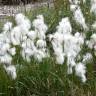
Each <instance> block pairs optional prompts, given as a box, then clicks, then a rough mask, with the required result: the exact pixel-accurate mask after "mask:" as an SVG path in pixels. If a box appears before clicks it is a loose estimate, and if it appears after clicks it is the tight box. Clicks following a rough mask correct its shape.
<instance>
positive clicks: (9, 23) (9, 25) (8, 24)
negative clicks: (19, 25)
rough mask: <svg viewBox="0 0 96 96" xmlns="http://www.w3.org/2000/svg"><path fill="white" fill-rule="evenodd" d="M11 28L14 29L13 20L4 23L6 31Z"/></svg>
mask: <svg viewBox="0 0 96 96" xmlns="http://www.w3.org/2000/svg"><path fill="white" fill-rule="evenodd" d="M11 29H12V23H11V22H7V23H5V24H4V27H3V31H4V32H7V31H10V30H11Z"/></svg>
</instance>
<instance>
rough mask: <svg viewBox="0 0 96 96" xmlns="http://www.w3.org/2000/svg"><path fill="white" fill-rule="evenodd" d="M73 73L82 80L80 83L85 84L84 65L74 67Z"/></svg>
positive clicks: (79, 64)
mask: <svg viewBox="0 0 96 96" xmlns="http://www.w3.org/2000/svg"><path fill="white" fill-rule="evenodd" d="M75 71H76V75H77V76H79V77H81V79H82V82H86V76H85V74H86V67H85V65H84V64H82V63H78V64H77V65H76V66H75Z"/></svg>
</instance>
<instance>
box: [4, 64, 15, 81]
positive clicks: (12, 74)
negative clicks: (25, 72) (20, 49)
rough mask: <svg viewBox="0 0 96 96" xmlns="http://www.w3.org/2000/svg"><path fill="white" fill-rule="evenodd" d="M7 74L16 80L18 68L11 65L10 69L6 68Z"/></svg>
mask: <svg viewBox="0 0 96 96" xmlns="http://www.w3.org/2000/svg"><path fill="white" fill-rule="evenodd" d="M4 68H5V70H6V72H7V74H8V75H10V76H11V77H12V79H16V77H17V74H16V68H15V66H14V65H10V66H8V67H4Z"/></svg>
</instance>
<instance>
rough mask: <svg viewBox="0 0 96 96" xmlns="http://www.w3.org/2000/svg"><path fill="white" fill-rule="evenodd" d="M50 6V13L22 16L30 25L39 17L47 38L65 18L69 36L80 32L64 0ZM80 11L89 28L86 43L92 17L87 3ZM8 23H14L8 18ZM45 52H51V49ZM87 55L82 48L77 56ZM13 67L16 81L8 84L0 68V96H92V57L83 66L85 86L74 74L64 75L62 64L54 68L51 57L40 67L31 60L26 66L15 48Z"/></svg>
mask: <svg viewBox="0 0 96 96" xmlns="http://www.w3.org/2000/svg"><path fill="white" fill-rule="evenodd" d="M54 6H55V7H54V8H51V9H48V8H46V7H43V8H39V9H36V10H34V11H30V12H26V13H25V14H26V16H28V17H29V19H30V20H31V21H32V20H33V19H34V18H35V17H36V15H38V14H43V15H44V17H45V22H46V24H48V27H49V30H48V32H47V34H49V33H53V32H55V30H56V26H57V25H58V22H59V21H60V20H61V18H63V17H66V16H68V17H69V18H70V21H71V24H72V28H73V34H74V33H75V32H76V31H79V32H84V30H83V29H82V28H81V27H80V26H78V25H77V24H76V23H75V21H74V20H73V18H72V13H71V12H70V8H69V2H68V0H56V1H55V2H54ZM81 8H82V11H83V14H84V16H85V18H86V22H87V24H89V29H90V30H89V31H88V32H87V33H86V34H87V38H86V39H89V38H90V36H91V34H92V33H95V30H92V29H91V27H90V25H91V24H92V23H93V22H94V20H96V17H95V16H94V15H93V14H91V13H90V0H88V1H87V3H86V4H84V5H83V4H81ZM10 21H12V22H14V20H13V19H11V18H10ZM14 24H15V22H14ZM0 30H1V29H0ZM48 46H50V43H48ZM49 48H50V49H51V47H49ZM88 51H90V52H91V53H92V54H93V51H92V50H90V49H88V48H87V47H86V46H85V45H84V47H83V49H82V52H80V55H83V54H84V53H86V52H88ZM50 53H51V51H50ZM13 64H15V65H16V67H17V76H18V77H17V79H16V80H12V79H11V78H10V77H9V76H8V75H7V74H6V72H5V70H4V69H3V67H2V65H0V96H96V56H95V55H94V54H93V60H92V61H90V62H88V64H87V73H86V76H87V82H86V83H82V82H81V80H80V78H78V77H77V76H75V74H74V73H73V74H72V75H67V64H66V62H65V63H64V64H63V65H58V64H56V62H55V59H54V56H53V55H51V57H50V58H47V59H44V60H43V61H42V62H41V63H39V62H38V61H36V60H34V59H33V58H32V61H31V63H28V62H26V61H24V60H23V59H22V57H21V56H20V54H19V48H17V54H16V56H15V57H14V60H13Z"/></svg>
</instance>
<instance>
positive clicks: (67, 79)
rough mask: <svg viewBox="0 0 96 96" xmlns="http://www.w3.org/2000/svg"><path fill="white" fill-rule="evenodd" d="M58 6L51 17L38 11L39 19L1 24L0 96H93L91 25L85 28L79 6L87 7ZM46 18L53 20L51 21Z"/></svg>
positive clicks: (72, 0)
mask: <svg viewBox="0 0 96 96" xmlns="http://www.w3.org/2000/svg"><path fill="white" fill-rule="evenodd" d="M93 1H94V0H93ZM93 1H92V2H93ZM58 2H59V1H58ZM60 2H61V1H60ZM60 2H59V3H60ZM92 2H90V6H91V7H92V6H93V3H92ZM55 4H56V2H55ZM60 4H62V8H58V9H56V10H57V12H55V10H54V9H52V10H53V12H54V13H53V15H52V13H51V12H52V10H51V11H50V14H49V13H48V12H46V11H44V13H42V11H41V13H42V14H43V15H37V16H35V18H34V19H33V20H32V19H31V20H30V19H28V17H27V16H25V15H24V14H21V13H20V14H17V15H16V16H15V24H14V23H13V22H7V23H6V24H4V27H3V28H2V32H1V33H0V44H1V46H0V62H1V71H0V76H1V79H0V83H1V87H0V94H1V95H2V96H77V95H78V96H95V95H96V94H95V92H96V77H95V70H96V69H95V67H96V66H95V60H96V59H95V58H96V48H95V47H96V46H95V43H96V40H95V39H96V36H95V35H96V34H95V26H96V25H95V23H94V22H93V23H92V24H91V25H90V24H89V23H90V22H86V18H88V17H86V15H85V14H84V13H83V11H82V6H81V4H85V5H87V1H86V0H83V1H82V2H80V0H69V1H67V0H64V1H62V3H60ZM65 4H66V6H67V7H68V8H65V7H64V6H63V5H65ZM67 4H68V5H67ZM56 6H57V5H56ZM56 6H55V7H56ZM91 7H90V8H91ZM63 8H64V10H63ZM84 8H85V7H84ZM84 8H83V9H84ZM44 10H45V9H44ZM49 10H50V9H49ZM91 10H92V9H90V10H89V11H90V14H94V11H91ZM63 11H64V12H65V13H64V12H63ZM67 12H69V13H70V14H69V13H67ZM85 12H86V10H85ZM38 13H39V12H38ZM41 13H40V14H41ZM63 13H64V15H63ZM46 14H47V15H48V16H49V15H50V16H53V17H50V18H51V20H50V18H49V17H48V16H47V15H46ZM78 14H79V17H78ZM31 15H32V13H31ZM55 17H56V18H55ZM31 18H33V17H31ZM53 18H54V19H53ZM71 18H72V20H71ZM93 19H94V18H93ZM46 20H48V21H46ZM73 23H74V24H73ZM75 25H76V26H75ZM76 27H77V28H76ZM3 80H4V81H3Z"/></svg>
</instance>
